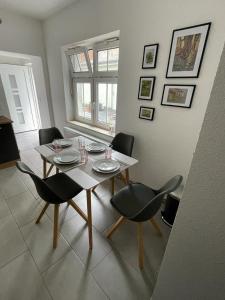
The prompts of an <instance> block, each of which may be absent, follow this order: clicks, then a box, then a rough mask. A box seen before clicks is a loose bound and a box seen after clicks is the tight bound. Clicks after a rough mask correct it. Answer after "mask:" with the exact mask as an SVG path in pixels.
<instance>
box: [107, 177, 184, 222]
mask: <svg viewBox="0 0 225 300" xmlns="http://www.w3.org/2000/svg"><path fill="white" fill-rule="evenodd" d="M182 179H183V177H182V176H181V175H177V176H175V177H173V178H172V179H170V180H169V181H168V182H167V183H166V184H165V185H164V186H163V187H162V188H160V189H159V190H154V189H151V188H150V187H147V186H146V185H144V184H142V183H131V184H129V185H128V186H126V187H124V188H123V189H122V190H120V191H119V192H118V193H117V194H116V195H115V196H114V197H112V199H111V204H112V206H113V207H114V208H115V209H116V210H117V211H118V212H119V213H120V214H121V215H122V216H124V217H126V218H127V219H129V220H132V221H135V222H144V221H147V220H149V219H151V218H152V217H153V216H154V215H155V214H156V213H157V211H158V210H159V209H160V207H161V204H162V201H163V198H164V197H165V195H167V194H169V193H171V192H173V191H174V190H176V189H177V188H178V186H179V185H180V184H181V182H182Z"/></svg>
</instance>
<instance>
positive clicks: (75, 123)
mask: <svg viewBox="0 0 225 300" xmlns="http://www.w3.org/2000/svg"><path fill="white" fill-rule="evenodd" d="M68 123H69V125H72V127H73V128H76V129H78V130H79V131H83V132H84V133H86V132H89V133H90V134H91V135H94V133H96V134H98V135H99V134H100V135H103V136H105V137H106V139H108V138H113V137H114V136H115V134H112V133H111V132H109V131H108V130H105V129H102V128H99V127H95V126H92V125H89V124H84V123H81V122H78V121H68Z"/></svg>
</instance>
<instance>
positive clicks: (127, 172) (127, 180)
mask: <svg viewBox="0 0 225 300" xmlns="http://www.w3.org/2000/svg"><path fill="white" fill-rule="evenodd" d="M125 176H126V177H125V178H126V183H127V184H129V181H130V176H129V169H126V170H125Z"/></svg>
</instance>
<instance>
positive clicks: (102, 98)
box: [97, 83, 107, 123]
mask: <svg viewBox="0 0 225 300" xmlns="http://www.w3.org/2000/svg"><path fill="white" fill-rule="evenodd" d="M97 114H98V122H100V123H107V84H105V83H99V84H98V111H97Z"/></svg>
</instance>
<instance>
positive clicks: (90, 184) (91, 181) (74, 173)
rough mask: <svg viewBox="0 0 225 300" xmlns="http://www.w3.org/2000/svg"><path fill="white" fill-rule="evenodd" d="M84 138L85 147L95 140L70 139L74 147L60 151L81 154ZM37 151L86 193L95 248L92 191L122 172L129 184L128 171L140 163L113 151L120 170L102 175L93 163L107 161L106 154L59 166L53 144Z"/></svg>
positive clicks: (89, 153) (90, 241)
mask: <svg viewBox="0 0 225 300" xmlns="http://www.w3.org/2000/svg"><path fill="white" fill-rule="evenodd" d="M80 138H82V139H83V140H84V145H85V147H87V146H88V145H90V144H91V143H93V142H94V139H90V138H87V137H84V136H82V137H81V136H76V137H74V138H70V139H67V140H71V141H72V145H71V146H70V147H68V148H63V149H62V150H61V151H60V154H62V153H77V154H79V153H80V152H81V149H80V146H79V140H80ZM35 150H36V151H37V152H39V153H40V155H41V156H42V157H43V158H44V159H46V161H47V162H48V163H50V164H52V165H54V166H55V167H56V168H57V170H58V171H60V172H64V173H65V174H66V175H67V176H69V177H70V178H71V179H72V180H73V181H75V182H76V183H77V184H78V185H79V186H81V187H82V188H83V190H85V191H86V200H87V220H88V221H87V225H88V238H89V249H90V250H91V249H92V248H93V237H92V207H91V195H92V190H93V189H94V188H95V187H96V186H97V185H99V184H101V183H103V182H105V181H107V180H113V182H114V178H115V176H117V175H118V174H120V173H121V172H124V171H125V172H126V174H127V176H126V180H127V183H128V181H129V178H128V169H129V168H131V167H132V166H134V165H135V164H137V163H138V160H137V159H135V158H133V157H130V156H127V155H124V154H122V153H120V152H117V151H115V150H113V149H112V153H111V159H113V160H115V161H117V162H119V164H120V168H119V169H118V170H117V171H116V172H112V173H100V172H96V171H95V170H94V169H93V163H94V162H96V161H97V160H101V159H105V152H100V153H92V152H87V155H86V159H84V161H82V162H81V161H79V162H76V163H71V164H59V163H56V160H55V159H54V157H55V156H56V155H58V154H57V153H55V151H54V149H53V148H52V146H51V144H46V145H40V146H37V147H35ZM112 193H114V188H113V189H112Z"/></svg>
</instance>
